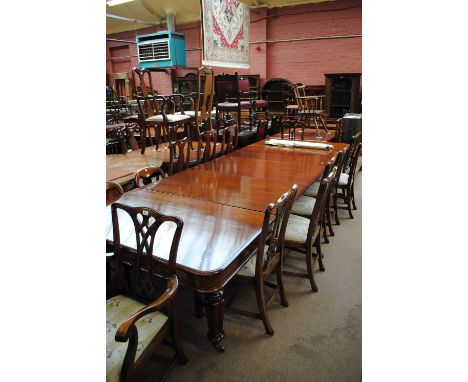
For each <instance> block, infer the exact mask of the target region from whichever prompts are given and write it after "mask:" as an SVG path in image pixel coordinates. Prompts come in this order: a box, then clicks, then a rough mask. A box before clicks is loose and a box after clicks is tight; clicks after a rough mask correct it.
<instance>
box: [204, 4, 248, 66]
mask: <svg viewBox="0 0 468 382" xmlns="http://www.w3.org/2000/svg"><path fill="white" fill-rule="evenodd" d="M201 2H202V4H201V10H202V23H203V60H202V62H203V65H212V66H222V67H228V68H249V27H250V10H249V7H248V6H246V5H244V4H242V3H239V2H238V1H236V0H201Z"/></svg>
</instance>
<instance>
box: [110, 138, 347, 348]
mask: <svg viewBox="0 0 468 382" xmlns="http://www.w3.org/2000/svg"><path fill="white" fill-rule="evenodd" d="M332 145H333V149H332V150H329V151H325V150H316V149H302V148H285V147H277V146H269V145H265V142H264V141H260V142H257V143H255V144H252V145H249V146H246V147H244V148H242V149H240V150H237V151H235V152H232V153H230V154H227V155H224V156H222V157H220V158H217V159H215V160H214V161H211V162H208V163H205V164H201V165H198V166H196V167H194V168H192V169H188V170H185V171H182V172H179V173H177V174H175V175H172V176H170V177H168V178H165V179H162V180H161V181H160V183H158V184H156V185H153V184H152V185H148V186H145V187H144V188H142V189H136V190H132V191H130V192H127V193H125V194H124V195H123V196H122V197H121V198H120V199H119V202H120V203H124V204H127V205H130V206H145V207H151V208H154V209H155V210H157V211H160V212H162V213H164V214H169V215H175V216H179V217H180V218H181V219H182V220H183V221H184V228H183V231H182V236H181V241H180V245H179V252H178V255H177V275H178V278H179V280H180V282H181V284H182V285H184V286H185V287H187V288H189V289H191V290H193V291H196V292H200V293H203V294H204V295H205V296H206V304H205V307H206V316H207V321H208V328H209V330H208V338H209V339H210V341H211V342H212V343H213V345H214V346H215V348H216V349H218V350H220V351H221V350H223V348H222V346H221V340H222V339H223V338H224V330H223V320H224V293H223V288H224V287H225V286H226V284H227V283H228V282H229V281H230V280H231V279H232V278H233V277H234V276H235V275H236V273H237V272H238V271H239V270H240V269H241V268H242V266H243V265H244V264H245V263H246V262H247V261H248V259H249V258H250V257H251V255H252V253H253V251H255V249H256V245H257V242H256V241H257V238H258V236H259V234H260V231H261V227H262V222H263V215H264V211H265V209H266V207H267V205H268V204H269V203H271V202H274V201H276V200H277V199H278V198H279V197H280V196H281V195H282V194H283V193H285V192H286V191H288V190H289V189H290V188H291V187H292V185H293V184H294V183H297V184H298V185H299V190H298V196H299V195H300V194H301V193H302V192H304V191H305V189H306V188H307V187H308V186H310V185H311V184H312V183H313V182H314V181H315V180H316V179H317V178H318V177H319V176H320V174H321V173H322V172H323V169H324V167H325V164H326V162H327V161H329V160H330V159H331V158H332V157H333V156H334V155H336V153H337V152H338V151H339V150H342V149H343V148H344V147H345V146H346V144H342V143H332ZM138 155H141V154H140V153H138ZM107 213H108V217H107V240H108V243H109V245H110V244H111V243H112V221H111V219H110V207H108V208H107ZM122 219H123V222H122V223H120V227H121V231H122V232H121V235H120V237H121V241H122V244H123V245H124V246H125V247H126V248H127V250H128V251H129V252H127V256H131V253H130V252H131V250H132V248H135V243H134V241H135V237H134V236H132V233H131V231H132V229H133V228H132V227H133V226H132V224H133V223H132V222H131V221H129V219H128V218H127V219H126V220H125V218H124V217H123V216H122ZM167 246H168V243H167V242H163V241H159V242H156V243H155V246H154V254H155V256H156V258H157V259H158V260H159V259H160V260H161V261H160V263H162V264H164V261H165V260H167V258H168V248H167Z"/></svg>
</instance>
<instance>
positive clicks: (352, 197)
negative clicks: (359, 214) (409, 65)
mask: <svg viewBox="0 0 468 382" xmlns="http://www.w3.org/2000/svg"><path fill="white" fill-rule="evenodd" d="M351 201H352V203H353V210H357V207H356V202H355V201H354V182H353V184H352V186H351Z"/></svg>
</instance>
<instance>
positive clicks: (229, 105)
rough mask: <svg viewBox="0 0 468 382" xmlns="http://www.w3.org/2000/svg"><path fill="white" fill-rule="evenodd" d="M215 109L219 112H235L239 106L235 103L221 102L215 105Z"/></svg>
mask: <svg viewBox="0 0 468 382" xmlns="http://www.w3.org/2000/svg"><path fill="white" fill-rule="evenodd" d="M216 107H217V108H218V109H219V110H221V109H223V110H237V108H238V107H239V104H238V103H237V102H221V103H218V104H217V105H216Z"/></svg>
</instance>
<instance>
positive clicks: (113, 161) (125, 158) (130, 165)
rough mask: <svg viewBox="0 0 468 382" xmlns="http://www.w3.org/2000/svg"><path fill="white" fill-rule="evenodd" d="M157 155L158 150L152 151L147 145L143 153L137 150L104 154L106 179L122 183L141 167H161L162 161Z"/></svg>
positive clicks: (127, 180) (133, 175)
mask: <svg viewBox="0 0 468 382" xmlns="http://www.w3.org/2000/svg"><path fill="white" fill-rule="evenodd" d="M157 155H158V152H155V151H153V150H152V148H151V147H148V148H147V150H146V151H145V153H144V154H143V155H142V154H141V151H139V150H138V151H136V150H135V151H130V152H128V153H126V154H110V155H106V180H107V181H112V182H116V183H119V184H121V185H122V184H125V183H127V182H129V181H130V180H132V179H133V178H134V177H135V174H136V172H137V171H138V170H139V169H141V168H143V167H148V166H157V167H161V165H162V161H161V159H158V158H157Z"/></svg>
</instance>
